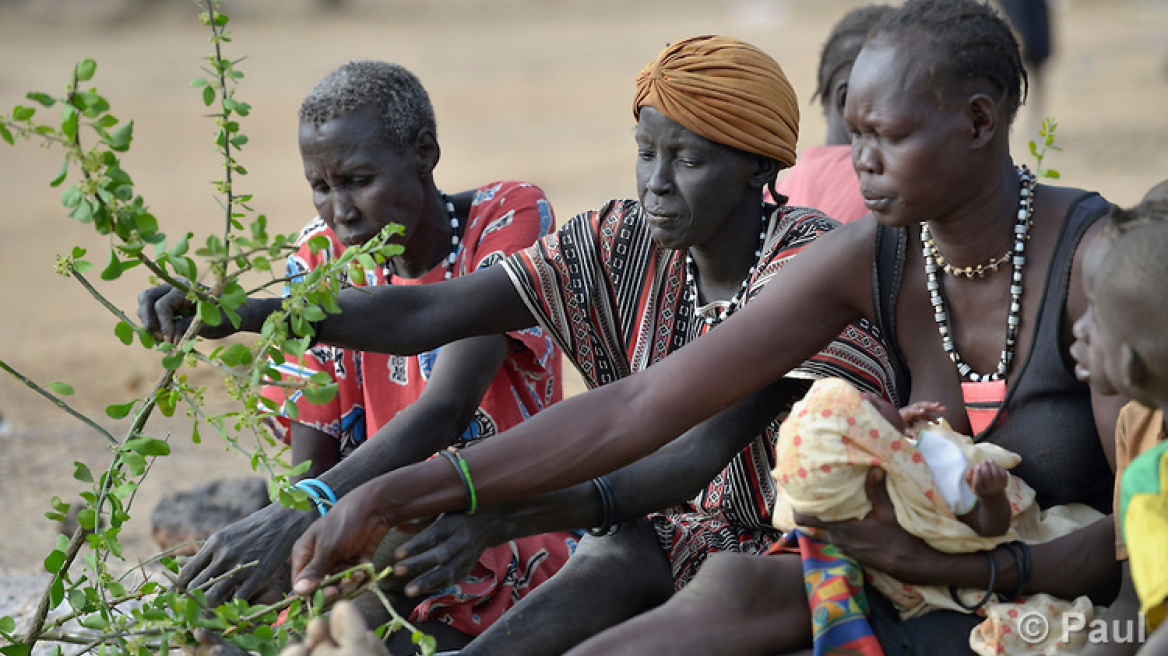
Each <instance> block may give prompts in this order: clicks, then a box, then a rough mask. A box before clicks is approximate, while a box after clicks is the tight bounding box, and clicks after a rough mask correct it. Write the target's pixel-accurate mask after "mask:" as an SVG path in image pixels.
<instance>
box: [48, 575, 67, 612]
mask: <svg viewBox="0 0 1168 656" xmlns="http://www.w3.org/2000/svg"><path fill="white" fill-rule="evenodd" d="M64 600H65V581H64V580H63V579H62V578H61V577H59V576H58V577H56V578H55V579H53V584H52V585H50V586H49V607H50V608H56V607H57V606H60V605H61V602H62V601H64Z"/></svg>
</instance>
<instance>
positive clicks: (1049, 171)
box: [1042, 169, 1063, 180]
mask: <svg viewBox="0 0 1168 656" xmlns="http://www.w3.org/2000/svg"><path fill="white" fill-rule="evenodd" d="M1042 175H1043V176H1045V177H1047V178H1050V179H1051V180H1058V179H1059V178H1061V177H1063V176H1062V174H1060V173H1059V172H1058V171H1056V170H1054V169H1047V170H1045V171H1043V172H1042Z"/></svg>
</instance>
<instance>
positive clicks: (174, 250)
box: [166, 232, 192, 257]
mask: <svg viewBox="0 0 1168 656" xmlns="http://www.w3.org/2000/svg"><path fill="white" fill-rule="evenodd" d="M191 236H192V233H190V232H188V233H187V234H185V235H183V236H182V237H180V238H179V240H178V241H176V242H175V243H174V246H171V247H170V250H168V251H166V252H167V254H168V255H170V256H171V257H179V256H181V255H186V254H187V251H188V250H190V248H191V245H190V239H191Z"/></svg>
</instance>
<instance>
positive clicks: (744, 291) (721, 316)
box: [685, 203, 770, 326]
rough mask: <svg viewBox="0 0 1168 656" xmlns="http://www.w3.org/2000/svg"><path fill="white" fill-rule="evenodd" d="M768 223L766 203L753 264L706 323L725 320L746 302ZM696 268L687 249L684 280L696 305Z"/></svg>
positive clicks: (708, 316) (763, 246)
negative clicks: (723, 304) (726, 300)
mask: <svg viewBox="0 0 1168 656" xmlns="http://www.w3.org/2000/svg"><path fill="white" fill-rule="evenodd" d="M769 224H770V220H769V217H768V216H767V211H766V203H763V206H762V230H761V231H759V233H758V250H756V251H754V264H752V265H751V266H750V269H749V270H748V271H747V272H746V277H745V278H743V279H742V284H741V285H740V286H739V287H738V293H736V294H734V296H733V298H731V299H730V302H729V303H728V304H727V305H726V307H724V308H722V310H721V311H720V312H718V313H717V314H710V315H707V316H706V317H705V319H704V320H705V322H706V325H708V326H714V325H716V324H718V323H721V322H722V321H725V320H726V317H729V316H730V315H731V314H733V313H734V311H735V310H737V309H738V308H739V306H741V305H742V304H743V303H745V302H746V297H747V296H748V295H749V294H750V283H751V281H752V280H753V279H754V272H755V271H756V270H757V269H758V261H759V259H760V258H761V257H762V251H763V249H764V248H766V235H767V227H768V226H769ZM697 279H698V277H697V268H696V267H695V266H694V261H693V257H692V256H691V255H690V254H689V252H688V251H687V252H686V254H685V281H686V286H687V287H688V288H689V294H688V296H689V299H690V301H691V302H692V303H693V304H694V306H695V307H696V306H697V304H698V283H697Z"/></svg>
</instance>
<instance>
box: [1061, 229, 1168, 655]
mask: <svg viewBox="0 0 1168 656" xmlns="http://www.w3.org/2000/svg"><path fill="white" fill-rule="evenodd" d="M1157 228H1158V229H1160V230H1162V229H1163V226H1162V225H1160V226H1157ZM1109 247H1110V242H1109V240H1108V239H1107V238H1103V239H1099V240H1096V242H1095V243H1093V244H1091V246H1090V248H1089V249H1088V250H1087V254H1086V257H1085V259H1084V267H1083V277H1084V289H1085V290H1086V295H1087V305H1088V308H1087V311H1086V312H1084V313H1083V315H1082V316H1080V317H1079V319H1078V320H1077V321H1076V322H1075V326H1074V333H1075V343H1074V344H1073V345H1072V347H1071V355H1072V356H1074V359H1075V363H1076V365H1075V374H1076V376H1078V378H1079V379H1080V380H1083V381H1086V382H1088V383H1089V384H1090V385H1091V387H1092V389H1097V390H1099V391H1101V392H1103V393H1107V394H1119V395H1122V397H1124V398H1134V399H1137V400H1139V401H1140V402H1141V403H1143V404H1144V405H1145V406H1147V407H1149V408H1159V409H1160V410H1161V411H1163V410H1164V409H1165V408H1168V360H1166V359H1165V358H1164V350H1163V348H1161V347H1160V346H1159V345H1153V343H1154V342H1155V341H1159V340H1160V339H1162V338H1161V337H1160V336H1161V335H1162V334H1163V331H1162V325H1163V324H1162V323H1160V322H1162V321H1163V320H1164V317H1163V316H1162V314H1163V310H1162V308H1161V307H1160V304H1159V302H1157V301H1154V300H1151V299H1155V298H1156V296H1157V295H1158V294H1157V290H1144V289H1141V290H1138V292H1136V293H1133V290H1131V289H1130V288H1125V286H1117V285H1115V284H1114V280H1113V276H1112V275H1108V272H1107V271H1106V269H1105V268H1104V267H1105V261H1106V260H1107V258H1108V251H1109ZM1127 287H1130V286H1127ZM1149 301H1151V302H1149ZM1150 336H1156V337H1155V338H1154V339H1153V340H1151V341H1149V337H1150ZM1141 345H1143V347H1142V348H1141ZM1165 429H1168V426H1165ZM1134 455H1136V454H1133V457H1134ZM1116 473H1117V474H1122V471H1120V472H1116ZM1118 482H1119V478H1118V477H1117V481H1116V483H1117V485H1118ZM1122 569H1123V579H1122V583H1121V585H1120V589H1119V594H1118V595H1117V596H1116V599H1115V601H1114V602H1113V603H1112V604H1111V605H1110V606H1108V608H1107V612H1106V613H1105V614H1104V615H1103V616H1102V618H1101V619H1102V620H1103V621H1104V622H1107V626H1133V625H1134V624H1135V622H1137V621H1138V618H1139V610H1140V600H1139V596H1138V595H1137V593H1136V588H1135V584H1134V582H1133V581H1132V577H1131V568H1130V566H1129V564H1128V561H1127V560H1124V561H1122ZM1105 637H1107V636H1105ZM1137 651H1138V653H1139V654H1141V655H1145V654H1147V655H1151V654H1164V653H1168V631H1166V630H1164V629H1163V627H1161V628H1160V629H1158V630H1157V631H1156V632H1155V633H1154V634H1153V635H1152V636H1150V637H1149V638H1148V640H1147V642H1146V644H1145V645H1144V646H1143V647H1142V648H1141V646H1140V644H1139V643H1137V642H1135V641H1125V642H1122V643H1114V642H1111V641H1110V640H1107V641H1106V642H1098V643H1095V644H1091V645H1088V646H1087V648H1086V649H1085V650H1084V652H1083V653H1084V655H1085V656H1103V655H1104V654H1106V655H1111V654H1117V655H1123V654H1134V653H1137Z"/></svg>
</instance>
